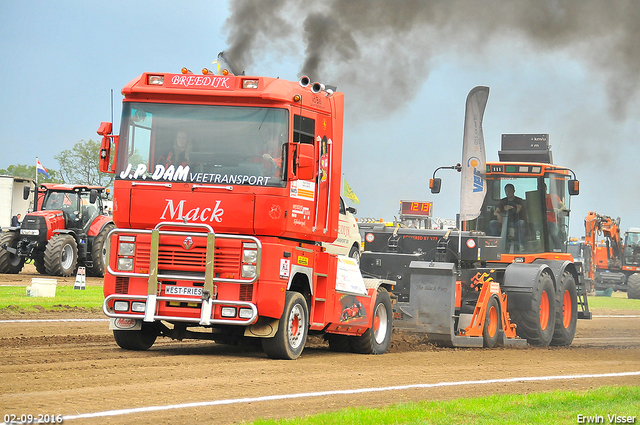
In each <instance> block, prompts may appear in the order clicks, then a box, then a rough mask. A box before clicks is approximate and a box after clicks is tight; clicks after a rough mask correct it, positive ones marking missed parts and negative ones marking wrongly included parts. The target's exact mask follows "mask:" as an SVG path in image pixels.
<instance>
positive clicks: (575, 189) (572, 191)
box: [569, 180, 580, 196]
mask: <svg viewBox="0 0 640 425" xmlns="http://www.w3.org/2000/svg"><path fill="white" fill-rule="evenodd" d="M579 194H580V182H579V181H578V180H569V195H571V196H574V195H579Z"/></svg>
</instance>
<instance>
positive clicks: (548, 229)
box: [476, 164, 571, 254]
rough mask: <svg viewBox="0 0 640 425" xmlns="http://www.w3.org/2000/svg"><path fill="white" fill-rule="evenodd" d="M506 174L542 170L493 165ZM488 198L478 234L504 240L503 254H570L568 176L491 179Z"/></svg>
mask: <svg viewBox="0 0 640 425" xmlns="http://www.w3.org/2000/svg"><path fill="white" fill-rule="evenodd" d="M489 166H490V167H494V168H499V167H501V168H503V169H505V170H509V169H518V170H525V169H526V170H530V169H531V168H535V169H537V170H540V169H541V167H540V166H532V165H525V164H517V165H516V164H513V165H508V164H500V165H496V164H490V165H489ZM486 182H487V194H486V196H485V200H484V204H483V205H482V210H481V214H480V216H479V217H478V219H477V224H476V230H480V231H482V232H484V233H486V234H487V235H489V236H500V237H501V238H502V239H501V246H500V252H501V253H502V254H520V253H523V254H533V253H540V252H566V242H567V239H568V238H567V233H568V229H569V210H570V202H571V197H570V196H569V190H568V185H569V179H568V177H567V176H566V175H562V174H555V173H547V174H543V175H537V176H536V175H509V174H502V173H499V174H496V175H489V174H488V175H487V179H486Z"/></svg>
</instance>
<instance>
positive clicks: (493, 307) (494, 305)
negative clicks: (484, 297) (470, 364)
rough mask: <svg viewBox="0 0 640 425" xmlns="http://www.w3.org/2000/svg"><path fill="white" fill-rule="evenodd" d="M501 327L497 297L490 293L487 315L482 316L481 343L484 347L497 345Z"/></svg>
mask: <svg viewBox="0 0 640 425" xmlns="http://www.w3.org/2000/svg"><path fill="white" fill-rule="evenodd" d="M501 327H502V319H501V312H500V303H499V302H498V298H497V297H496V296H495V295H492V296H491V298H489V303H488V305H487V316H486V317H485V318H484V327H483V329H482V345H483V346H484V347H485V348H495V347H496V346H497V345H498V341H499V337H500V330H501Z"/></svg>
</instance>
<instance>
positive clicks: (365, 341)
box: [351, 287, 393, 354]
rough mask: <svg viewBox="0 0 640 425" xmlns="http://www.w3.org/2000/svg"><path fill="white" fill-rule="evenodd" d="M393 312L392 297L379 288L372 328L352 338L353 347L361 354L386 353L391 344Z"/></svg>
mask: <svg viewBox="0 0 640 425" xmlns="http://www.w3.org/2000/svg"><path fill="white" fill-rule="evenodd" d="M392 318H393V312H392V310H391V298H389V293H388V292H387V290H386V289H385V288H383V287H379V288H378V295H377V296H376V303H375V306H374V308H373V318H372V323H371V328H369V329H367V330H366V331H365V332H364V333H363V334H362V335H361V336H358V337H353V338H351V348H352V349H353V351H354V352H356V353H361V354H383V353H386V352H387V350H388V349H389V345H390V344H391V329H392V324H393V323H392Z"/></svg>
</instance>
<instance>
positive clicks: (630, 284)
mask: <svg viewBox="0 0 640 425" xmlns="http://www.w3.org/2000/svg"><path fill="white" fill-rule="evenodd" d="M627 298H629V299H634V300H640V273H634V274H632V275H631V276H629V279H627Z"/></svg>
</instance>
